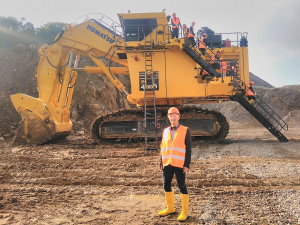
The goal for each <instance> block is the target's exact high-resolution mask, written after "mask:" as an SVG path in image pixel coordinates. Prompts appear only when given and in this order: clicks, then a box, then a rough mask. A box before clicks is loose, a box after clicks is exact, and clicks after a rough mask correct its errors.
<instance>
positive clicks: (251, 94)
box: [246, 81, 256, 103]
mask: <svg viewBox="0 0 300 225" xmlns="http://www.w3.org/2000/svg"><path fill="white" fill-rule="evenodd" d="M253 85H254V82H253V81H251V82H250V84H249V85H248V86H247V89H246V96H247V97H248V99H249V103H252V102H253V101H254V100H255V97H254V95H256V93H255V92H254V90H253Z"/></svg>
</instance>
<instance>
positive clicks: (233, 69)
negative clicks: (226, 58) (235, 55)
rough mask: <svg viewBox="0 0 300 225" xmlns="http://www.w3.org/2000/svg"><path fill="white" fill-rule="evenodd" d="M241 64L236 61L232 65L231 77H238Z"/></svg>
mask: <svg viewBox="0 0 300 225" xmlns="http://www.w3.org/2000/svg"><path fill="white" fill-rule="evenodd" d="M238 64H239V62H238V61H236V60H234V61H232V62H231V63H230V76H234V77H235V76H237V65H238Z"/></svg>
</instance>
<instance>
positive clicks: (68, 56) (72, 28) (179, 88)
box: [11, 13, 249, 144]
mask: <svg viewBox="0 0 300 225" xmlns="http://www.w3.org/2000/svg"><path fill="white" fill-rule="evenodd" d="M118 15H119V18H120V22H121V25H120V27H117V26H116V23H113V24H112V25H111V26H107V25H105V24H103V23H101V22H102V21H101V20H94V19H88V20H86V21H84V22H83V23H81V24H70V25H68V26H67V27H66V28H65V30H64V31H62V32H61V33H60V34H59V35H57V37H56V39H55V41H54V42H53V43H52V44H51V45H50V46H43V47H42V48H41V49H40V50H39V54H40V56H41V59H40V63H39V66H38V69H37V74H36V77H37V83H38V91H39V97H38V98H32V97H30V96H26V95H23V94H16V95H12V96H11V100H12V102H13V104H14V106H15V108H16V110H17V111H18V112H19V113H20V115H21V117H22V122H21V125H20V128H19V130H18V133H17V137H16V141H17V142H19V143H22V144H24V143H32V144H41V143H45V142H47V141H50V140H52V139H54V138H57V137H62V136H66V135H68V134H69V133H70V132H71V130H72V122H71V121H70V104H71V100H72V95H73V90H74V85H75V82H76V78H77V71H87V72H89V73H92V74H95V73H99V74H105V75H106V76H107V77H108V78H109V79H110V80H111V82H113V84H114V85H115V86H116V87H117V88H118V89H119V90H120V91H121V92H124V93H125V94H126V95H127V99H128V101H130V102H131V103H132V104H136V105H137V106H143V105H144V104H145V97H144V96H145V95H144V88H145V85H146V88H147V81H146V78H145V74H146V73H147V71H146V70H145V61H146V59H145V57H147V58H149V57H150V56H149V51H148V53H147V51H146V49H147V46H149V45H151V46H152V47H151V53H150V54H151V67H152V72H151V73H152V75H153V74H154V79H156V81H155V82H156V83H155V84H156V85H157V88H156V90H155V98H156V105H157V106H158V107H159V106H173V105H177V106H179V105H184V104H196V103H219V102H222V101H229V100H230V97H231V96H233V95H235V94H236V89H235V88H234V85H233V78H232V77H230V76H228V77H224V79H220V78H216V77H208V78H206V79H201V75H199V65H198V64H197V63H196V62H195V61H194V60H193V59H192V58H191V57H190V56H189V55H188V54H187V53H186V52H185V51H183V48H184V44H185V43H186V40H185V39H183V38H182V39H177V38H174V39H172V36H171V31H170V27H169V24H168V19H167V17H166V14H165V13H126V14H118ZM139 21H142V25H140V24H139ZM143 21H146V22H147V21H148V22H147V23H148V25H147V26H146V25H144V24H143ZM134 27H138V28H137V29H136V28H134ZM145 27H146V28H147V29H148V28H151V29H149V32H148V33H147V32H145V29H146V28H145ZM117 28H122V31H123V33H118V32H116V31H117ZM131 28H132V30H135V31H137V32H130V31H128V30H130V29H131ZM149 43H151V44H149ZM193 49H194V50H195V51H197V49H196V48H193ZM218 50H220V49H219V48H215V49H213V50H212V52H214V53H215V52H217V51H218ZM147 54H148V55H147ZM80 56H87V57H90V58H91V59H92V60H93V61H94V63H95V65H96V66H95V67H85V68H78V67H77V65H78V61H79V60H80ZM221 57H222V58H223V59H224V61H225V62H227V64H228V68H229V63H230V62H231V61H233V60H236V61H238V62H239V65H238V73H237V74H238V77H239V79H241V80H242V81H243V82H244V83H246V84H248V83H249V65H248V48H247V47H230V48H225V47H224V48H222V53H221ZM103 58H106V59H107V60H109V62H117V63H118V64H120V65H122V67H115V68H113V67H110V66H109V64H105V63H104V62H103V60H102V59H103ZM202 58H203V59H205V57H203V56H202ZM206 60H207V59H206ZM114 74H125V75H129V76H130V82H131V93H129V91H128V90H125V87H124V86H123V84H122V83H121V82H120V81H119V80H118V79H117V78H116V77H115V75H114ZM146 102H147V104H150V105H151V104H153V102H151V101H149V100H146Z"/></svg>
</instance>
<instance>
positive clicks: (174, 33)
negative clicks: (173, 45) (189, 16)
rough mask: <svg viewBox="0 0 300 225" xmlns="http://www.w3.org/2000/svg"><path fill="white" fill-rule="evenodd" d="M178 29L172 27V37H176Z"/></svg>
mask: <svg viewBox="0 0 300 225" xmlns="http://www.w3.org/2000/svg"><path fill="white" fill-rule="evenodd" d="M178 33H179V29H178V28H172V38H174V37H176V38H178Z"/></svg>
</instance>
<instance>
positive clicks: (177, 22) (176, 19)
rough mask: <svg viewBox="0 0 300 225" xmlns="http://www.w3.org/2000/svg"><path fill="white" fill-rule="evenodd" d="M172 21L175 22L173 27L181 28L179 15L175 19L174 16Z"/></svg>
mask: <svg viewBox="0 0 300 225" xmlns="http://www.w3.org/2000/svg"><path fill="white" fill-rule="evenodd" d="M172 22H173V24H174V25H173V26H172V28H179V18H178V17H175V19H174V17H173V18H172Z"/></svg>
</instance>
